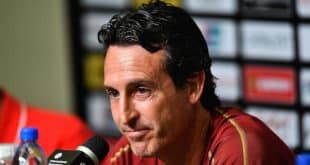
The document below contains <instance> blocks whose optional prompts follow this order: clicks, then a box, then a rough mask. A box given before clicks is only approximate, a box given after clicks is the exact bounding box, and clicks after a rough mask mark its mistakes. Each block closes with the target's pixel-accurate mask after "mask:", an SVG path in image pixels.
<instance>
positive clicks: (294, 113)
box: [0, 0, 310, 152]
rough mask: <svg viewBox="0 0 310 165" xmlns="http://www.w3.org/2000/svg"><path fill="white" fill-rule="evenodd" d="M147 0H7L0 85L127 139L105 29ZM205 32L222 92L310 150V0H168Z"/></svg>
mask: <svg viewBox="0 0 310 165" xmlns="http://www.w3.org/2000/svg"><path fill="white" fill-rule="evenodd" d="M143 2H147V1H145V0H68V1H63V0H53V1H47V0H43V1H38V0H27V1H17V0H2V1H0V50H1V52H0V87H1V88H4V89H6V90H8V91H9V92H10V93H11V94H12V95H14V96H16V97H18V98H20V99H22V100H24V101H25V102H27V103H30V104H34V105H38V106H44V107H49V108H53V109H58V110H59V111H65V112H68V113H74V114H76V115H78V116H80V117H81V118H82V119H84V120H85V121H86V122H87V123H88V124H89V126H90V127H91V128H92V129H93V130H95V131H96V132H98V133H100V134H102V135H107V136H114V137H117V136H119V132H118V131H117V129H116V127H115V125H114V123H113V120H112V118H111V113H110V111H109V103H108V100H107V97H106V95H105V94H104V92H103V90H102V88H101V85H102V82H103V63H102V62H103V56H102V53H101V52H102V47H101V46H100V45H99V43H98V41H97V32H98V30H99V28H100V26H101V25H102V24H103V23H105V22H107V21H108V20H109V19H110V18H111V16H112V15H113V14H115V13H118V12H120V11H124V10H125V9H132V8H135V7H136V6H139V5H140V4H142V3H143ZM167 2H169V3H172V4H174V5H178V6H181V7H183V8H185V9H186V10H187V11H188V12H190V14H191V15H192V16H193V17H194V19H195V21H196V22H197V24H198V25H199V27H200V28H201V30H202V33H203V34H204V36H205V38H206V40H207V42H208V46H209V51H210V54H211V56H212V58H213V61H214V64H213V66H212V71H213V73H214V74H215V76H216V77H217V78H218V80H217V84H218V86H217V90H216V92H217V93H218V95H219V96H220V98H221V99H222V100H223V103H224V104H227V105H236V106H239V107H241V108H242V109H244V111H246V112H248V113H251V114H253V115H255V116H257V117H259V118H260V119H262V120H263V121H264V122H265V123H266V124H267V125H268V126H269V127H271V128H272V129H273V130H274V131H275V132H276V133H277V134H278V135H279V136H280V137H281V138H282V139H283V140H284V141H285V143H286V144H288V146H289V147H290V148H291V149H292V150H294V151H295V152H302V151H310V46H308V45H309V43H310V0H167Z"/></svg>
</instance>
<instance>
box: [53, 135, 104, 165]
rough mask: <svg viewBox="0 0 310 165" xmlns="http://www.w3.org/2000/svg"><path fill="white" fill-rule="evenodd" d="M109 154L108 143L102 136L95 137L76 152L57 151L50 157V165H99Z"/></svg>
mask: <svg viewBox="0 0 310 165" xmlns="http://www.w3.org/2000/svg"><path fill="white" fill-rule="evenodd" d="M108 152H109V145H108V143H107V142H106V141H105V140H103V139H102V137H100V136H94V137H92V138H90V139H89V140H87V141H86V142H85V143H84V144H82V145H80V146H78V147H77V149H76V150H75V151H71V150H56V151H54V152H53V153H52V154H51V155H50V156H49V157H48V165H64V164H66V165H99V163H100V161H101V160H102V159H103V158H104V157H105V156H106V155H107V153H108Z"/></svg>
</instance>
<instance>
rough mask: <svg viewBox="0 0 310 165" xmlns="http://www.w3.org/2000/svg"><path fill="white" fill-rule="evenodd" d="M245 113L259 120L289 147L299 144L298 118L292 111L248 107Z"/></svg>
mask: <svg viewBox="0 0 310 165" xmlns="http://www.w3.org/2000/svg"><path fill="white" fill-rule="evenodd" d="M246 112H247V113H249V114H252V115H254V116H256V117H257V118H259V119H261V120H262V121H263V122H264V123H265V124H266V125H267V126H268V127H270V128H271V129H272V130H273V131H274V132H275V133H276V134H277V135H278V136H279V137H280V138H281V139H282V140H283V141H284V142H285V143H286V144H287V145H288V146H289V147H291V148H294V147H297V145H298V144H299V136H298V135H299V132H298V130H299V127H298V116H297V113H296V112H295V111H293V110H282V109H272V108H266V107H249V108H247V109H246Z"/></svg>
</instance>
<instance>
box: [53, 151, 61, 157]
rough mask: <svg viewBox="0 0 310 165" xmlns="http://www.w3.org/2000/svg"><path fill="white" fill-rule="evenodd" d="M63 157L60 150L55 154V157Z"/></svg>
mask: <svg viewBox="0 0 310 165" xmlns="http://www.w3.org/2000/svg"><path fill="white" fill-rule="evenodd" d="M61 157H62V153H61V152H59V153H57V154H56V155H55V156H54V159H59V158H61Z"/></svg>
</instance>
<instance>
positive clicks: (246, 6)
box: [241, 0, 293, 17]
mask: <svg viewBox="0 0 310 165" xmlns="http://www.w3.org/2000/svg"><path fill="white" fill-rule="evenodd" d="M292 9H293V6H292V5H291V0H241V11H242V13H243V14H245V15H251V16H268V17H289V16H291V14H292Z"/></svg>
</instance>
